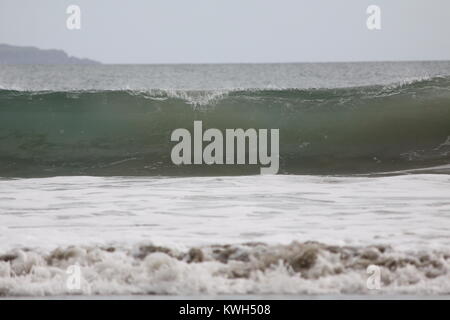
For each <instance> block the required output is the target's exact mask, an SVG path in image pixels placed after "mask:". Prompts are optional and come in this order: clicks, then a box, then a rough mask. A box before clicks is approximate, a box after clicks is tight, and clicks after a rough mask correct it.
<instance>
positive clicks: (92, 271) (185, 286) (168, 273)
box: [0, 242, 450, 296]
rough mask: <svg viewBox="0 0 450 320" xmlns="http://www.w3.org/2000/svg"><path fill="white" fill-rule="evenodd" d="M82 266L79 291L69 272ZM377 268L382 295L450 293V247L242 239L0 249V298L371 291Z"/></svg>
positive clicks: (353, 292) (364, 292)
mask: <svg viewBox="0 0 450 320" xmlns="http://www.w3.org/2000/svg"><path fill="white" fill-rule="evenodd" d="M72 265H78V266H80V270H81V274H82V282H81V287H80V289H77V290H75V291H74V290H71V289H68V288H67V286H66V280H67V274H66V270H67V268H68V267H69V266H72ZM370 265H376V266H378V267H379V268H380V275H381V278H380V281H381V282H380V283H381V288H380V290H378V291H375V292H378V293H379V294H416V295H419V294H420V295H429V294H433V295H440V294H449V293H450V280H449V277H448V272H449V268H450V252H447V251H435V250H430V251H421V252H403V251H395V250H393V249H392V248H390V247H389V246H380V245H374V246H366V247H351V246H346V247H339V246H329V245H325V244H322V243H317V242H305V243H298V242H293V243H291V244H289V245H267V244H264V243H246V244H241V245H212V246H205V247H193V248H190V249H189V250H188V251H178V250H175V249H172V248H168V247H160V246H157V245H155V244H152V243H141V244H139V245H137V246H135V247H134V248H131V249H126V248H121V247H117V246H116V247H114V246H105V247H101V246H71V247H67V248H57V249H55V250H53V251H50V252H45V253H42V252H40V251H39V250H36V249H35V250H31V249H21V250H19V249H15V250H12V251H10V252H5V253H3V254H2V255H0V294H1V295H2V296H18V295H22V296H55V295H58V296H61V295H73V294H84V295H130V294H141V295H149V294H152V295H161V294H162V295H165V294H171V295H174V294H175V295H199V294H206V295H217V294H233V295H237V294H282V295H300V294H368V293H369V292H371V293H372V292H374V291H373V290H370V289H368V287H367V278H368V274H367V267H368V266H370Z"/></svg>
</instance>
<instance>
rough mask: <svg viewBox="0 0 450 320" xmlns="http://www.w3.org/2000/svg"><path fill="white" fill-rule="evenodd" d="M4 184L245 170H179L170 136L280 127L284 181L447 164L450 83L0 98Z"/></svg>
mask: <svg viewBox="0 0 450 320" xmlns="http://www.w3.org/2000/svg"><path fill="white" fill-rule="evenodd" d="M0 114H1V117H0V150H1V151H2V152H1V155H0V176H4V177H11V176H19V177H20V176H22V177H23V176H54V175H106V176H108V175H149V176H151V175H182V176H183V175H186V176H195V175H224V174H225V175H227V174H253V173H257V172H258V169H259V168H258V167H257V166H253V167H252V166H245V167H243V166H226V167H225V166H221V167H220V166H206V167H205V166H183V167H179V166H175V165H173V164H172V162H171V161H170V151H171V148H172V147H173V143H171V142H170V134H171V132H172V131H173V130H174V129H177V128H187V129H192V126H193V122H194V121H195V120H201V121H202V122H203V124H204V128H205V129H206V128H218V129H220V130H225V129H226V128H243V129H246V128H256V129H258V128H260V129H271V128H274V129H275V128H279V129H280V157H281V158H280V173H285V174H367V173H377V172H388V171H402V170H411V169H417V168H426V167H435V166H442V165H447V164H449V159H450V158H449V157H450V149H449V145H448V144H447V143H446V141H448V138H449V137H450V129H449V125H448V124H449V123H450V78H448V77H435V78H430V79H422V80H417V81H410V82H406V83H403V84H397V85H395V86H368V87H353V88H335V89H262V90H261V89H246V90H239V89H233V90H225V91H223V90H219V91H195V90H191V91H189V90H188V91H186V90H147V91H130V90H121V91H61V92H52V91H49V92H48V91H44V92H28V91H13V90H0Z"/></svg>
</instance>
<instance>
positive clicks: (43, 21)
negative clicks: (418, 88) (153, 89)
mask: <svg viewBox="0 0 450 320" xmlns="http://www.w3.org/2000/svg"><path fill="white" fill-rule="evenodd" d="M70 4H76V5H78V6H79V7H80V8H81V30H68V29H67V27H66V19H67V17H68V15H67V14H66V8H67V7H68V6H69V5H70ZM371 4H376V5H378V6H380V8H381V27H382V29H381V30H376V31H369V30H368V29H367V27H366V19H367V17H368V15H367V14H366V9H367V7H368V6H369V5H371ZM0 43H8V44H13V45H27V46H29V45H31V46H37V47H40V48H46V49H47V48H56V49H63V50H65V51H66V52H67V53H69V54H70V55H74V56H78V57H87V58H92V59H96V60H99V61H102V62H104V63H220V62H304V61H305V62H306V61H307V62H310V61H368V60H436V59H437V60H443V59H444V60H450V1H449V0H371V1H367V0H343V1H336V0H309V1H306V0H127V1H125V0H122V1H119V0H69V1H67V0H39V1H36V0H0Z"/></svg>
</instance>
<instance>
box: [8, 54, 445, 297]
mask: <svg viewBox="0 0 450 320" xmlns="http://www.w3.org/2000/svg"><path fill="white" fill-rule="evenodd" d="M195 120H201V121H202V123H203V127H204V128H205V129H206V128H217V129H219V130H225V129H226V128H243V129H248V128H256V129H279V132H280V140H279V145H280V168H279V172H278V174H277V175H259V174H258V173H259V167H260V165H217V164H213V165H206V164H203V165H174V164H173V163H172V161H171V159H170V152H171V148H172V147H173V146H174V142H172V141H170V135H171V132H172V131H173V130H174V129H177V128H187V129H188V130H192V128H193V122H194V121H195ZM449 174H450V62H445V61H443V62H403V63H399V62H378V63H323V64H311V63H309V64H230V65H99V66H81V65H80V66H37V65H35V66H33V65H31V66H30V65H23V66H20V65H0V296H3V297H19V296H34V297H42V296H53V297H62V296H64V297H66V296H69V297H70V296H72V295H81V296H83V297H85V296H90V295H96V296H111V295H115V296H120V297H124V296H130V295H140V296H143V297H149V295H150V296H155V297H160V296H161V295H171V296H183V297H185V296H187V297H189V296H197V297H198V296H217V295H223V296H227V297H230V296H231V297H236V296H239V297H241V296H248V297H259V296H269V297H308V296H309V297H330V296H332V297H336V296H339V295H342V294H344V295H346V296H357V297H361V296H362V297H364V296H365V295H367V296H368V297H373V296H374V295H375V296H380V297H383V296H384V297H388V296H394V297H396V296H398V295H404V294H406V295H409V296H414V297H418V296H420V297H427V296H444V297H446V296H447V297H448V295H449V294H450V175H449ZM371 265H375V266H376V267H377V268H378V270H379V273H378V274H379V279H380V288H379V289H375V290H373V289H370V286H368V285H367V283H368V282H367V281H368V279H369V277H371V276H372V274H370V273H368V271H367V270H368V269H367V268H368V267H369V266H371ZM71 266H78V267H79V268H80V270H81V286H80V287H79V288H78V289H74V288H73V287H71V286H68V285H67V281H68V278H69V277H70V275H71V274H70V270H72V269H71V268H70V267H71ZM369 269H370V268H369ZM68 270H69V271H68Z"/></svg>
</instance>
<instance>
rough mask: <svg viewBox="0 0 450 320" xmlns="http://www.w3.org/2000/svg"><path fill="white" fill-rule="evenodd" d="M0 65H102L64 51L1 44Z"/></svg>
mask: <svg viewBox="0 0 450 320" xmlns="http://www.w3.org/2000/svg"><path fill="white" fill-rule="evenodd" d="M0 64H100V62H97V61H94V60H90V59H80V58H75V57H71V56H69V55H68V54H67V53H65V52H64V51H63V50H55V49H50V50H43V49H39V48H35V47H18V46H11V45H8V44H0Z"/></svg>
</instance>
